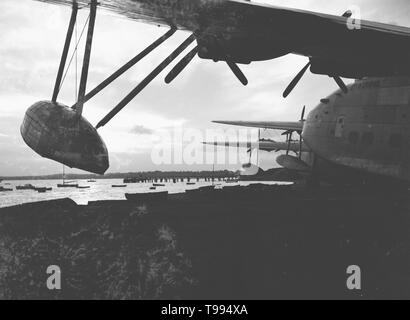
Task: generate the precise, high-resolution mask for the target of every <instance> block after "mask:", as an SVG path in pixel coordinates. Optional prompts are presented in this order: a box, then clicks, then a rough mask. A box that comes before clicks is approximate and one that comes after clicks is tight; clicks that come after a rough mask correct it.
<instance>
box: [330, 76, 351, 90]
mask: <svg viewBox="0 0 410 320" xmlns="http://www.w3.org/2000/svg"><path fill="white" fill-rule="evenodd" d="M333 79H334V80H335V81H336V83H337V85H338V86H339V88H340V89H341V90H342V91H343V92H344V93H347V92H348V91H349V90H348V89H347V87H346V85H345V83H344V82H343V80H342V78H340V77H338V76H334V77H333Z"/></svg>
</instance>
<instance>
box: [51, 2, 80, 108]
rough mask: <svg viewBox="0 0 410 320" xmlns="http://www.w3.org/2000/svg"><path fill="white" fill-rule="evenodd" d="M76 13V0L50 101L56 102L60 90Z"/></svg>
mask: <svg viewBox="0 0 410 320" xmlns="http://www.w3.org/2000/svg"><path fill="white" fill-rule="evenodd" d="M77 13H78V3H77V1H76V0H74V1H73V7H72V11H71V18H70V23H69V25H68V30H67V36H66V39H65V44H64V49H63V54H62V56H61V60H60V67H59V68H58V73H57V79H56V82H55V85H54V91H53V97H52V98H51V101H53V102H57V98H58V94H59V92H60V87H61V80H62V78H63V73H64V68H65V65H66V62H67V56H68V51H69V50H70V44H71V39H72V37H73V31H74V26H75V23H76V21H77Z"/></svg>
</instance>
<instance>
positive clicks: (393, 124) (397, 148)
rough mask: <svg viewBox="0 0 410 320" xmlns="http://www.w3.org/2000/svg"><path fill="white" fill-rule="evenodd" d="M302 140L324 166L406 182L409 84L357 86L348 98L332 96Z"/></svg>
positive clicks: (381, 81)
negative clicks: (338, 167)
mask: <svg viewBox="0 0 410 320" xmlns="http://www.w3.org/2000/svg"><path fill="white" fill-rule="evenodd" d="M302 135H303V139H304V141H305V143H306V145H308V146H309V147H310V148H311V150H312V152H313V153H314V154H315V157H316V158H317V159H320V161H322V162H323V161H325V162H327V164H328V165H336V166H340V167H341V168H346V169H347V168H350V169H356V170H357V172H362V173H368V174H375V175H378V176H382V177H386V178H393V179H396V180H402V181H406V182H409V181H410V78H405V77H392V78H373V79H372V78H369V79H365V80H358V81H356V82H355V83H354V84H352V85H350V86H349V92H348V93H347V94H344V93H342V92H341V91H337V92H335V93H333V94H332V95H330V96H329V97H328V98H326V99H323V100H322V101H321V103H320V104H319V105H318V106H317V107H316V108H315V109H314V110H313V111H312V112H311V113H310V114H309V116H308V118H307V120H306V123H305V126H304V130H303V134H302ZM320 161H319V162H318V163H320ZM310 164H311V165H312V166H313V163H310Z"/></svg>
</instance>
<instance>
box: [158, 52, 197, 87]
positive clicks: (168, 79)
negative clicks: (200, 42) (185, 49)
mask: <svg viewBox="0 0 410 320" xmlns="http://www.w3.org/2000/svg"><path fill="white" fill-rule="evenodd" d="M197 54H198V46H196V47H195V48H194V49H192V50H191V51H190V52H189V53H188V54H187V55H186V56H185V57H183V58H182V59H181V61H180V62H178V64H177V65H176V66H175V67H174V68H173V69H172V70H171V71H170V72H169V73H168V75H167V76H166V77H165V83H167V84H169V83H171V82H172V81H173V80H174V79H175V78H176V77H177V76H178V75H179V74H180V73H181V72H182V70H184V69H185V68H186V66H187V65H188V64H189V63H190V62H191V61H192V59H193V58H194V57H195V56H196V55H197Z"/></svg>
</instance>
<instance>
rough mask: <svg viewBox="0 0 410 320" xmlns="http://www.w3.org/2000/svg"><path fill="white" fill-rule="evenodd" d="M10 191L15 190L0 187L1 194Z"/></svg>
mask: <svg viewBox="0 0 410 320" xmlns="http://www.w3.org/2000/svg"><path fill="white" fill-rule="evenodd" d="M9 191H13V189H10V188H4V187H0V192H9Z"/></svg>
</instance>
